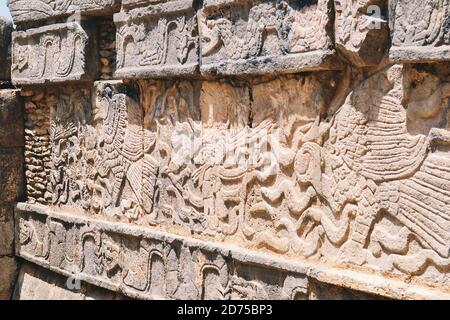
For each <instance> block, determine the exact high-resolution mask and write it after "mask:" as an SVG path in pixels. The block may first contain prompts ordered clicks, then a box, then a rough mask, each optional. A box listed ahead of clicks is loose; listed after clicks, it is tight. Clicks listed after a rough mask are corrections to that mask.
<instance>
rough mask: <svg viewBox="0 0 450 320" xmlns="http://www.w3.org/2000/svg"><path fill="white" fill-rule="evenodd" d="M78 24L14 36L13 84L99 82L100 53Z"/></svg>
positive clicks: (60, 25) (17, 33)
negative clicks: (97, 78)
mask: <svg viewBox="0 0 450 320" xmlns="http://www.w3.org/2000/svg"><path fill="white" fill-rule="evenodd" d="M88 29H89V28H86V27H82V26H81V25H80V24H79V23H77V22H70V23H67V24H55V25H51V26H46V27H40V28H36V29H29V30H27V31H16V32H13V44H12V51H13V52H12V66H11V70H12V81H13V83H14V84H17V85H32V84H44V83H60V82H69V81H82V80H92V79H95V78H96V76H97V72H98V66H97V54H98V53H97V49H96V43H95V41H94V39H93V38H92V37H91V36H90V32H91V31H90V30H88Z"/></svg>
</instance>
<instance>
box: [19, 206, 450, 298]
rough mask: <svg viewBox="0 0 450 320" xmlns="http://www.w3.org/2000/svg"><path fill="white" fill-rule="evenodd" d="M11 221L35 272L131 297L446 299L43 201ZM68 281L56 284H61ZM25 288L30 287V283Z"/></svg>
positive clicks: (389, 281)
mask: <svg viewBox="0 0 450 320" xmlns="http://www.w3.org/2000/svg"><path fill="white" fill-rule="evenodd" d="M16 221H17V225H16V227H17V230H16V252H17V254H18V255H19V256H20V257H21V258H23V259H25V260H26V261H29V262H32V263H33V264H35V265H38V266H40V267H43V268H45V269H46V270H43V269H41V270H42V271H40V273H41V274H43V275H44V276H45V277H44V278H43V279H46V278H47V281H51V282H52V283H53V280H51V279H52V276H51V274H50V273H49V272H48V271H47V270H51V271H52V272H56V273H58V274H60V275H62V276H64V278H66V279H67V278H71V279H77V280H79V283H80V284H81V285H82V286H84V285H85V284H86V283H87V284H90V285H94V286H97V287H101V288H105V289H108V290H111V291H114V292H117V293H121V294H124V295H126V296H128V297H131V298H137V299H161V298H165V299H207V300H209V299H214V300H218V299H220V300H222V299H224V300H228V299H233V300H240V299H246V300H254V299H284V300H287V299H298V300H301V299H318V298H319V299H320V298H323V299H331V298H352V299H361V298H375V297H378V296H380V295H381V296H386V297H392V298H403V299H448V297H449V294H448V291H447V290H446V289H447V287H446V286H444V287H442V288H439V287H434V286H425V285H423V283H421V284H420V285H417V284H414V283H413V282H409V283H407V282H405V281H402V280H397V279H395V278H394V277H392V275H390V276H388V277H384V276H380V275H375V274H374V273H373V272H368V273H365V272H361V271H357V270H352V269H351V268H349V267H346V268H335V267H330V266H327V265H324V264H320V263H318V262H317V261H313V262H311V263H308V262H307V261H305V260H295V259H294V260H293V259H284V258H281V257H276V256H274V255H267V254H264V253H262V252H257V251H254V250H246V249H242V248H239V246H236V245H222V244H219V243H217V241H214V242H209V241H204V240H199V239H195V238H193V237H191V236H188V237H185V236H180V235H177V234H174V233H168V232H163V231H160V230H156V229H153V228H146V227H141V226H136V225H132V224H128V223H121V222H112V221H106V220H103V219H93V218H90V217H88V216H86V215H75V214H73V212H70V211H63V210H53V209H50V208H48V207H44V206H41V205H29V204H23V203H20V204H18V206H17V208H16ZM33 270H36V268H33ZM29 271H30V270H29ZM54 278H55V277H54V276H53V279H54ZM18 282H19V286H18V288H19V289H20V287H21V286H20V284H21V283H24V282H25V281H24V280H23V279H22V277H19V281H18ZM40 282H41V283H42V282H44V283H43V285H44V284H45V281H42V280H41V281H40ZM65 283H67V282H62V283H61V284H59V285H58V284H56V286H59V287H60V288H63V289H64V288H65V287H66V286H65ZM327 284H328V285H327ZM28 288H29V289H31V290H32V291H34V290H33V289H32V286H31V287H30V286H29V287H28ZM343 288H345V289H343ZM57 290H59V289H57ZM62 291H67V290H62ZM363 292H364V293H363ZM67 293H68V292H67ZM36 294H39V292H37V290H36ZM71 294H73V293H71ZM33 296H34V295H33V294H31V297H33Z"/></svg>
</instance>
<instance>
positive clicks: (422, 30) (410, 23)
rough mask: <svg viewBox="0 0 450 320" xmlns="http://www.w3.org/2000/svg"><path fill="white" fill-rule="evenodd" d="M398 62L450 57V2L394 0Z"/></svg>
mask: <svg viewBox="0 0 450 320" xmlns="http://www.w3.org/2000/svg"><path fill="white" fill-rule="evenodd" d="M389 6H390V7H389V9H390V13H389V16H390V27H391V33H392V47H391V49H390V54H389V55H390V59H391V60H392V61H394V62H414V63H427V62H433V61H448V60H450V32H449V21H450V2H448V1H447V0H413V1H408V0H390V2H389Z"/></svg>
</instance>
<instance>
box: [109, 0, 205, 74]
mask: <svg viewBox="0 0 450 320" xmlns="http://www.w3.org/2000/svg"><path fill="white" fill-rule="evenodd" d="M134 2H136V1H134ZM132 3H133V1H128V2H125V3H124V8H125V11H123V12H121V13H118V14H116V15H115V16H114V21H115V23H116V26H117V71H116V76H117V77H126V78H149V77H150V78H155V77H174V76H183V75H184V76H186V75H195V74H196V73H197V72H198V68H199V57H198V50H199V49H198V46H199V45H198V31H197V18H196V14H195V11H194V9H193V4H194V1H193V0H169V1H165V2H161V3H157V4H152V3H153V1H140V3H141V4H147V3H150V4H149V5H148V6H144V5H143V6H139V7H131V6H127V4H128V5H130V4H132Z"/></svg>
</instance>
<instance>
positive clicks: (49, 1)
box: [8, 0, 119, 23]
mask: <svg viewBox="0 0 450 320" xmlns="http://www.w3.org/2000/svg"><path fill="white" fill-rule="evenodd" d="M118 4H119V1H117V0H59V1H58V0H8V7H9V10H10V11H11V15H12V17H13V19H14V22H15V23H22V22H29V21H38V20H45V19H51V18H56V17H60V16H67V15H70V14H73V13H81V14H90V15H92V14H101V15H105V14H108V13H111V12H112V11H113V9H116V8H117V7H118Z"/></svg>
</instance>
